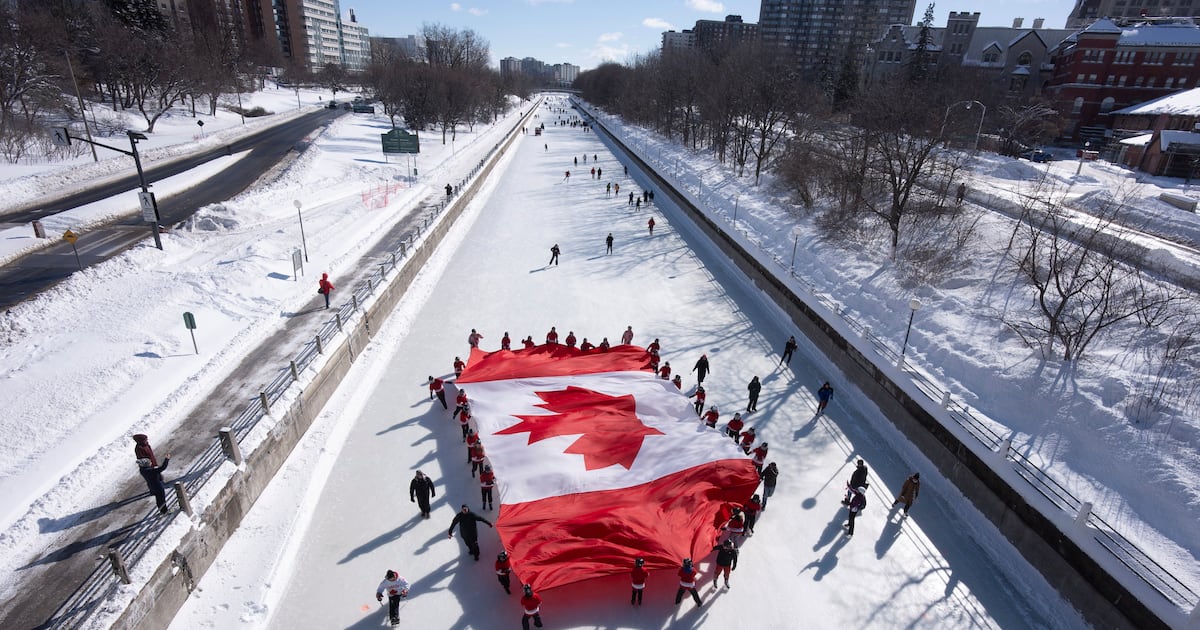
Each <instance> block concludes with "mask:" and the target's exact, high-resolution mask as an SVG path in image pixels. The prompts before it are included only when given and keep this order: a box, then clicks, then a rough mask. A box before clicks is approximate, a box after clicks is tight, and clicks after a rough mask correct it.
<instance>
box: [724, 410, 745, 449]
mask: <svg viewBox="0 0 1200 630" xmlns="http://www.w3.org/2000/svg"><path fill="white" fill-rule="evenodd" d="M744 426H746V423H745V422H743V421H742V414H741V413H740V412H739V413H735V414H733V419H732V420H730V421H729V424H727V425H725V435H728V436H729V437H730V438H732V439H733V441H734V442H737V441H738V438H739V437H741V435H742V427H744Z"/></svg>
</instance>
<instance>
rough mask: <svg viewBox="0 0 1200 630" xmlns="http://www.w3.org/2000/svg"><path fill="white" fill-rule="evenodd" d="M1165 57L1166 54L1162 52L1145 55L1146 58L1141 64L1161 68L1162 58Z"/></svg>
mask: <svg viewBox="0 0 1200 630" xmlns="http://www.w3.org/2000/svg"><path fill="white" fill-rule="evenodd" d="M1165 56H1166V53H1164V52H1150V53H1146V57H1145V59H1144V60H1143V62H1144V63H1145V64H1147V65H1151V66H1161V65H1162V62H1163V57H1165Z"/></svg>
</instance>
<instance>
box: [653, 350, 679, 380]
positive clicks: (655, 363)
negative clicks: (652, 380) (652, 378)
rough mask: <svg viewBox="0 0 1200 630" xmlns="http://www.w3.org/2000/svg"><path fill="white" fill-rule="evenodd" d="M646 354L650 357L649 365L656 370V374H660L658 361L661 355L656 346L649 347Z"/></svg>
mask: <svg viewBox="0 0 1200 630" xmlns="http://www.w3.org/2000/svg"><path fill="white" fill-rule="evenodd" d="M646 354H647V356H648V357H649V359H648V360H649V365H650V371H651V372H654V374H655V375H657V374H658V362H659V360H660V357H659V356H658V350H657V349H655V348H648V349H647V350H646ZM680 389H682V388H680Z"/></svg>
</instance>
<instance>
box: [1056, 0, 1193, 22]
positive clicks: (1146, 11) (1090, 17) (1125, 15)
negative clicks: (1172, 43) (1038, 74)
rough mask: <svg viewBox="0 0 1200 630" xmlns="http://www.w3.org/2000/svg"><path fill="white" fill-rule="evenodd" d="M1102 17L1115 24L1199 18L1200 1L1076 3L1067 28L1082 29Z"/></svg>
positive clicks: (1098, 0) (1086, 0)
mask: <svg viewBox="0 0 1200 630" xmlns="http://www.w3.org/2000/svg"><path fill="white" fill-rule="evenodd" d="M1100 18H1108V19H1109V20H1112V21H1113V22H1114V23H1116V24H1121V23H1123V22H1124V21H1126V20H1138V21H1140V20H1143V19H1146V18H1200V1H1197V0H1175V1H1174V2H1172V1H1171V0H1163V1H1160V2H1150V1H1149V0H1145V1H1143V0H1075V8H1073V9H1071V14H1070V15H1068V16H1067V28H1083V27H1085V26H1088V25H1089V24H1091V23H1092V22H1095V21H1096V20H1099V19H1100Z"/></svg>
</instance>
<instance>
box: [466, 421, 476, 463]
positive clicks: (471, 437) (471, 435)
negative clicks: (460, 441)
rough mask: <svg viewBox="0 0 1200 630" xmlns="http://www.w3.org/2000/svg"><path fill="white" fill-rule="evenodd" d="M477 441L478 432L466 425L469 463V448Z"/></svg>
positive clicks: (469, 461)
mask: <svg viewBox="0 0 1200 630" xmlns="http://www.w3.org/2000/svg"><path fill="white" fill-rule="evenodd" d="M478 443H479V434H478V433H476V432H475V429H472V428H470V427H467V463H468V464H470V463H471V448H473V447H474V446H475V445H476V444H478Z"/></svg>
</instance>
